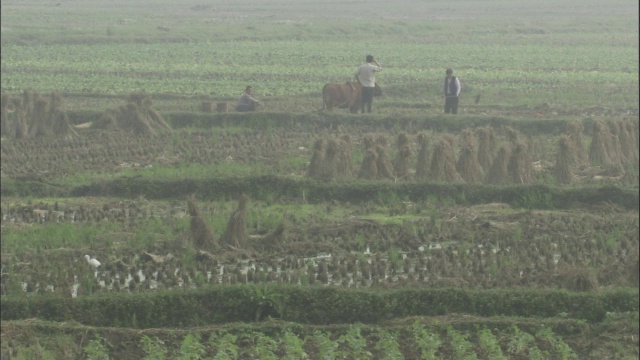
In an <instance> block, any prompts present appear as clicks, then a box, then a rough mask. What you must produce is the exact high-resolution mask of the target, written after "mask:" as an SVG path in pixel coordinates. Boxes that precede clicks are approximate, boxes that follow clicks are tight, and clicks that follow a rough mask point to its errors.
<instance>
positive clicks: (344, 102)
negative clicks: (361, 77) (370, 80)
mask: <svg viewBox="0 0 640 360" xmlns="http://www.w3.org/2000/svg"><path fill="white" fill-rule="evenodd" d="M375 85H376V86H375V88H374V90H373V95H374V96H380V95H382V88H381V87H380V85H378V84H377V83H376V84H375ZM360 88H361V85H360V83H359V82H357V81H355V82H352V81H347V82H346V83H344V84H331V83H330V84H326V85H325V86H324V87H323V88H322V108H323V109H328V110H333V108H335V107H337V108H341V109H346V108H349V111H350V112H351V113H352V114H355V113H357V112H358V110H360V108H361V107H362V95H361V92H360Z"/></svg>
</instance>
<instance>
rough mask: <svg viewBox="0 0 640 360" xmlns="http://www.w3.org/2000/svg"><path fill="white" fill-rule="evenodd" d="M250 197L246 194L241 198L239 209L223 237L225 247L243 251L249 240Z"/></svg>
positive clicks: (230, 219) (232, 216)
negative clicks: (248, 205)
mask: <svg viewBox="0 0 640 360" xmlns="http://www.w3.org/2000/svg"><path fill="white" fill-rule="evenodd" d="M248 202H249V197H248V196H247V195H246V194H242V195H241V196H240V200H239V201H238V209H236V211H234V212H233V214H231V216H230V217H229V222H228V223H227V230H226V231H225V233H224V235H223V236H222V242H223V243H224V244H225V245H228V246H231V247H235V248H238V249H243V248H244V246H245V240H246V238H247V203H248Z"/></svg>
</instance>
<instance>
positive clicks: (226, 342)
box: [209, 331, 238, 360]
mask: <svg viewBox="0 0 640 360" xmlns="http://www.w3.org/2000/svg"><path fill="white" fill-rule="evenodd" d="M237 340H238V337H237V336H236V335H233V334H231V333H228V332H225V331H223V332H222V333H221V334H219V335H216V334H215V333H211V336H210V337H209V344H210V345H211V348H212V349H213V351H214V352H216V355H215V356H214V357H213V359H214V360H235V359H237V358H238V345H236V341H237Z"/></svg>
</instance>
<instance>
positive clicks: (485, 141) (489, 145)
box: [477, 126, 497, 173]
mask: <svg viewBox="0 0 640 360" xmlns="http://www.w3.org/2000/svg"><path fill="white" fill-rule="evenodd" d="M477 132H478V163H480V166H482V170H483V171H484V172H485V173H486V172H488V171H489V170H490V169H491V162H492V161H493V158H494V156H495V152H496V146H497V139H496V134H495V133H494V132H493V130H492V129H491V128H490V127H489V126H486V127H483V128H479V129H478V130H477Z"/></svg>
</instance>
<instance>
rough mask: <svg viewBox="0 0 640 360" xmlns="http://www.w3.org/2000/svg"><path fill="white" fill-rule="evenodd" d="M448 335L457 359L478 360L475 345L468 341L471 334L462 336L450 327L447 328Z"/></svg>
mask: <svg viewBox="0 0 640 360" xmlns="http://www.w3.org/2000/svg"><path fill="white" fill-rule="evenodd" d="M447 335H448V336H449V339H450V343H451V347H452V349H453V354H454V357H455V358H456V359H477V358H478V356H477V355H476V353H475V352H474V351H473V348H474V347H473V344H472V343H471V342H470V341H469V340H467V337H469V334H462V333H460V332H458V331H457V330H455V329H454V328H453V327H452V326H451V325H449V326H448V327H447Z"/></svg>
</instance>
